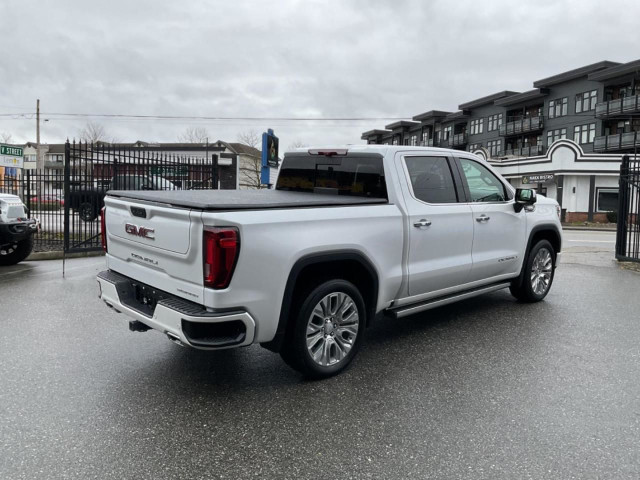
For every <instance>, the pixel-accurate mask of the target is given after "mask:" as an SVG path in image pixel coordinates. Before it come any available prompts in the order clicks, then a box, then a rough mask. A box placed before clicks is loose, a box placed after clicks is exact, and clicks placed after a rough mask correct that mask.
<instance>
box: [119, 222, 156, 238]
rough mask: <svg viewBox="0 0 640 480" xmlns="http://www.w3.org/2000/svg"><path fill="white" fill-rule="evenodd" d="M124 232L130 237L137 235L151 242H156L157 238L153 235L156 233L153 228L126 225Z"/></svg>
mask: <svg viewBox="0 0 640 480" xmlns="http://www.w3.org/2000/svg"><path fill="white" fill-rule="evenodd" d="M124 230H125V232H127V233H128V234H129V235H136V236H138V237H144V238H148V239H150V240H154V239H155V238H156V237H155V235H154V234H153V233H154V232H155V230H154V229H153V228H147V227H143V226H140V227H139V226H137V225H133V224H131V223H125V224H124Z"/></svg>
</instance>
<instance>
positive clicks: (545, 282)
mask: <svg viewBox="0 0 640 480" xmlns="http://www.w3.org/2000/svg"><path fill="white" fill-rule="evenodd" d="M552 270H553V261H552V259H551V252H550V251H549V250H547V249H546V248H541V249H540V250H538V253H536V256H535V258H534V259H533V265H532V266H531V289H532V290H533V292H534V293H535V294H536V295H542V294H544V293H546V291H547V289H548V288H549V284H550V283H551V274H552Z"/></svg>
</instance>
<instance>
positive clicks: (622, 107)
mask: <svg viewBox="0 0 640 480" xmlns="http://www.w3.org/2000/svg"><path fill="white" fill-rule="evenodd" d="M637 112H640V95H633V96H631V97H623V98H617V99H615V100H609V101H608V102H602V103H598V104H597V105H596V117H598V118H606V117H613V116H619V115H625V114H627V113H637Z"/></svg>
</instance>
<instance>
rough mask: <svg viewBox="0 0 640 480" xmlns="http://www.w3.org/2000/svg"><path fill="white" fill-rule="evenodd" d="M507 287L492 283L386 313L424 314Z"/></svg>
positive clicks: (396, 314) (508, 283)
mask: <svg viewBox="0 0 640 480" xmlns="http://www.w3.org/2000/svg"><path fill="white" fill-rule="evenodd" d="M509 285H511V282H506V283H505V282H502V283H494V284H493V285H487V286H484V287H479V288H474V289H473V290H467V291H465V292H457V293H453V294H451V295H447V296H444V297H438V298H433V299H431V300H427V301H426V302H421V303H415V304H413V305H407V306H404V307H398V308H394V309H390V310H389V311H388V313H389V315H391V316H392V317H393V318H402V317H407V316H409V315H413V314H414V313H419V312H424V311H425V310H431V309H432V308H436V307H441V306H443V305H448V304H449V303H454V302H458V301H460V300H465V299H467V298H471V297H477V296H478V295H483V294H485V293H489V292H495V291H496V290H502V289H503V288H507V287H508V286H509Z"/></svg>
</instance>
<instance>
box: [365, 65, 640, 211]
mask: <svg viewBox="0 0 640 480" xmlns="http://www.w3.org/2000/svg"><path fill="white" fill-rule="evenodd" d="M532 86H533V89H531V90H528V91H526V92H514V91H510V90H503V91H500V92H498V93H494V94H491V95H487V96H485V97H482V98H478V99H475V100H470V101H467V102H465V103H461V104H460V105H458V109H457V110H456V111H451V112H445V111H437V110H431V111H428V112H425V113H421V114H418V115H416V116H414V117H413V118H412V120H410V121H409V120H403V121H398V122H394V123H391V124H389V125H386V126H385V128H384V129H380V130H370V131H368V132H364V133H363V134H362V137H361V138H362V139H363V140H366V141H367V143H375V144H388V145H423V146H436V147H444V148H453V149H458V150H465V151H469V152H473V153H475V154H477V155H480V156H482V157H484V158H485V159H487V160H488V161H489V162H490V163H491V164H493V165H494V166H495V167H496V168H497V169H498V170H499V171H500V172H501V173H502V174H503V175H504V176H505V177H506V178H507V179H508V180H509V181H510V182H511V183H512V184H513V185H514V186H518V187H520V186H522V185H528V186H531V187H532V188H535V189H537V190H538V191H539V192H540V193H542V194H546V195H548V196H549V197H552V198H555V199H556V200H557V201H558V202H559V203H560V205H561V206H562V209H563V216H564V218H565V220H566V221H569V222H572V221H606V212H608V211H612V210H615V209H616V205H617V194H618V174H619V168H620V162H621V160H622V156H623V155H625V154H634V152H635V151H636V149H637V148H638V147H639V146H640V133H639V132H640V60H635V61H632V62H628V63H617V62H611V61H602V62H598V63H594V64H591V65H586V66H584V67H580V68H576V69H573V70H569V71H567V72H563V73H560V74H557V75H554V76H551V77H548V78H544V79H541V80H537V81H534V82H533V85H532Z"/></svg>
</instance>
